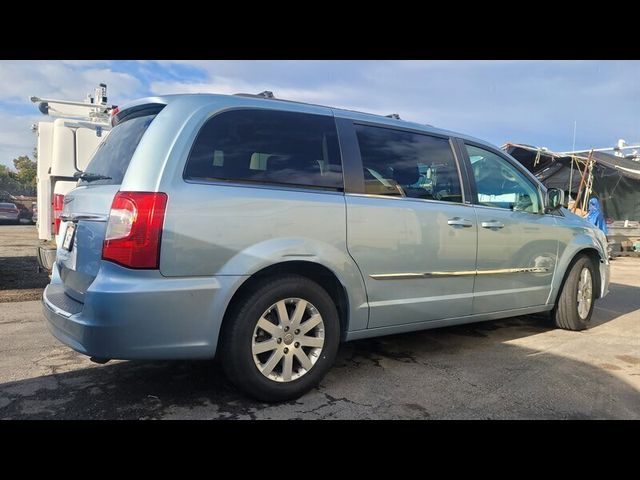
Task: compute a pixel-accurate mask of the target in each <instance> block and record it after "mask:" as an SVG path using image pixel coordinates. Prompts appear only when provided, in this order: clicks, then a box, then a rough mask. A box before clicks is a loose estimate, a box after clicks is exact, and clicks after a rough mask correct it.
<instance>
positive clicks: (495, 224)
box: [480, 220, 504, 228]
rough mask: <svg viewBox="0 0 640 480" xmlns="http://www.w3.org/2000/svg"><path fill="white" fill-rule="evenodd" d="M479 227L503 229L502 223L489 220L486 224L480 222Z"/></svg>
mask: <svg viewBox="0 0 640 480" xmlns="http://www.w3.org/2000/svg"><path fill="white" fill-rule="evenodd" d="M480 226H481V227H482V228H504V223H502V222H499V221H498V220H490V221H488V222H482V223H481V224H480Z"/></svg>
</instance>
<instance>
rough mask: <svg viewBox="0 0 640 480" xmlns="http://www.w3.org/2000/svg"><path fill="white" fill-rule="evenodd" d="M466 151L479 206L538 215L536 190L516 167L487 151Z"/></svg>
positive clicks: (469, 146)
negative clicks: (474, 181)
mask: <svg viewBox="0 0 640 480" xmlns="http://www.w3.org/2000/svg"><path fill="white" fill-rule="evenodd" d="M466 147H467V153H468V154H469V160H470V161H471V167H472V169H473V176H474V178H475V179H476V188H477V190H478V203H479V204H480V205H485V206H487V207H497V208H505V209H507V210H514V211H521V212H529V213H539V212H540V207H541V205H540V197H539V195H538V189H537V188H536V187H535V186H534V185H533V183H532V182H531V181H530V180H529V179H527V178H526V177H525V176H524V175H523V174H522V173H521V172H519V171H518V169H517V168H516V167H514V166H513V165H511V164H510V163H509V162H508V161H507V160H505V159H504V158H502V157H500V156H499V155H497V154H495V153H493V152H491V151H489V150H485V149H483V148H479V147H475V146H473V145H466Z"/></svg>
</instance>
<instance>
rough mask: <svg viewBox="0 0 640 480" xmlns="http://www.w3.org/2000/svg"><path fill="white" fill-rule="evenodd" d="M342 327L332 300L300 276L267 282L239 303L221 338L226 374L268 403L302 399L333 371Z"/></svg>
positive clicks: (236, 383) (238, 385)
mask: <svg viewBox="0 0 640 480" xmlns="http://www.w3.org/2000/svg"><path fill="white" fill-rule="evenodd" d="M339 343H340V321H339V318H338V312H337V309H336V306H335V304H334V302H333V300H332V299H331V297H330V296H329V294H328V293H327V292H326V291H325V290H324V289H323V288H322V287H321V286H320V285H318V284H317V283H316V282H314V281H312V280H310V279H308V278H306V277H302V276H299V275H287V276H285V277H281V278H271V279H268V280H266V283H264V284H263V285H261V286H258V287H257V288H256V289H255V290H253V291H252V292H250V293H249V294H247V295H245V296H243V298H241V299H239V300H238V302H236V305H235V308H233V309H232V310H231V311H230V315H229V316H228V318H226V320H225V325H224V326H223V331H222V336H221V360H222V368H223V370H224V372H225V374H226V376H227V378H228V379H229V380H230V381H231V382H232V383H233V384H234V385H236V386H237V387H238V388H239V389H240V390H242V391H243V392H245V393H246V394H248V395H250V396H252V397H254V398H256V399H258V400H261V401H265V402H277V401H283V400H290V399H294V398H298V397H300V396H301V395H303V394H304V393H306V392H307V391H309V390H310V389H311V388H313V387H314V386H315V385H317V384H318V383H319V382H320V380H322V378H323V377H324V376H325V374H326V373H327V372H328V371H329V369H330V368H331V366H332V365H333V362H334V360H335V357H336V355H337V352H338V346H339Z"/></svg>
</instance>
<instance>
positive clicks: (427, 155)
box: [355, 125, 462, 202]
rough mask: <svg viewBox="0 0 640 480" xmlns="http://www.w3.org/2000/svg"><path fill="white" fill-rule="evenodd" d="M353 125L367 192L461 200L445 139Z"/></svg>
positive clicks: (457, 177) (452, 161)
mask: <svg viewBox="0 0 640 480" xmlns="http://www.w3.org/2000/svg"><path fill="white" fill-rule="evenodd" d="M355 127H356V133H357V135H358V143H359V145H360V154H361V156H362V164H363V167H364V179H365V191H366V193H370V194H375V195H394V196H406V197H413V198H424V199H429V200H443V201H449V202H461V201H462V190H461V188H460V177H459V176H458V169H457V167H456V162H455V158H454V156H453V152H452V150H451V145H450V144H449V141H448V140H446V139H443V138H438V137H431V136H429V135H422V134H417V133H411V132H404V131H399V130H391V129H388V128H380V127H369V126H364V125H356V126H355Z"/></svg>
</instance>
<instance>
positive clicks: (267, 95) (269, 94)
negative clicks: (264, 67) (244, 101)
mask: <svg viewBox="0 0 640 480" xmlns="http://www.w3.org/2000/svg"><path fill="white" fill-rule="evenodd" d="M234 95H236V96H238V97H252V98H276V97H274V96H273V92H272V91H270V90H265V91H264V92H260V93H235V94H234Z"/></svg>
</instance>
